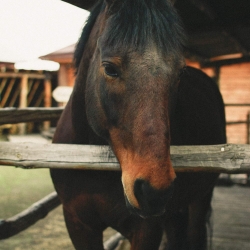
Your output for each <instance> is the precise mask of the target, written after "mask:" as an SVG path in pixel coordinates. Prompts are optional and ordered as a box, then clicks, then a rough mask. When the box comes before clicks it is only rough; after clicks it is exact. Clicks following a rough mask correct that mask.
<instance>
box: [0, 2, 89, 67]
mask: <svg viewBox="0 0 250 250" xmlns="http://www.w3.org/2000/svg"><path fill="white" fill-rule="evenodd" d="M0 6H1V8H0V62H13V63H15V62H22V61H28V60H34V59H36V58H38V57H40V56H43V55H46V54H49V53H51V52H54V51H57V50H59V49H62V48H64V47H67V46H69V45H71V44H74V43H76V42H77V41H78V38H79V36H80V34H81V30H82V28H83V26H84V23H85V21H86V18H87V17H88V14H89V12H88V11H86V10H83V9H80V8H77V7H75V6H73V5H71V4H68V3H65V2H62V1H60V0H0Z"/></svg>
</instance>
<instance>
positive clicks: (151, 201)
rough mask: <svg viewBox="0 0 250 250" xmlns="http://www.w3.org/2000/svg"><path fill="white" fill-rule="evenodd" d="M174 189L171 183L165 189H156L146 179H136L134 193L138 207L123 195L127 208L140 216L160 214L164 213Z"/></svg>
mask: <svg viewBox="0 0 250 250" xmlns="http://www.w3.org/2000/svg"><path fill="white" fill-rule="evenodd" d="M173 191H174V185H173V183H172V184H171V185H170V186H169V187H168V188H167V189H166V190H157V189H155V188H154V187H152V186H151V185H150V184H149V183H148V182H147V181H144V180H142V179H137V180H136V181H135V184H134V194H135V197H136V199H137V201H138V204H139V208H137V207H134V206H133V205H131V203H130V202H129V200H128V198H127V197H126V195H125V200H126V205H127V208H128V209H129V210H130V211H131V212H132V213H135V214H138V215H139V216H140V217H142V218H148V217H153V216H161V215H163V214H164V213H165V210H166V206H167V204H168V203H169V202H170V200H171V198H172V195H173Z"/></svg>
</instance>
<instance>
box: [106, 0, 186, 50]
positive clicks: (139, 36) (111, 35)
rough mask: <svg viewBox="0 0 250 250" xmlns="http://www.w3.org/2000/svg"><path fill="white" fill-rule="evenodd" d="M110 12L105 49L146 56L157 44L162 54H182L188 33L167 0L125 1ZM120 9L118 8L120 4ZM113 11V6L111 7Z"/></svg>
mask: <svg viewBox="0 0 250 250" xmlns="http://www.w3.org/2000/svg"><path fill="white" fill-rule="evenodd" d="M119 2H120V4H119V6H118V7H117V6H115V8H114V10H111V11H109V12H110V17H109V19H108V24H107V30H106V34H105V45H106V46H110V47H112V48H114V49H118V50H119V49H122V50H126V49H132V50H133V49H135V50H137V51H139V52H140V51H141V52H143V51H144V50H145V48H147V47H148V45H150V44H154V46H156V47H157V48H158V49H160V51H161V53H163V54H169V53H172V54H175V55H176V54H177V55H180V54H181V52H182V47H183V44H184V43H185V32H184V30H183V28H182V22H181V20H180V18H179V16H178V14H177V12H176V11H175V9H174V7H173V6H172V4H171V3H170V2H169V1H167V0H124V1H119ZM117 5H118V4H117ZM111 8H112V6H111Z"/></svg>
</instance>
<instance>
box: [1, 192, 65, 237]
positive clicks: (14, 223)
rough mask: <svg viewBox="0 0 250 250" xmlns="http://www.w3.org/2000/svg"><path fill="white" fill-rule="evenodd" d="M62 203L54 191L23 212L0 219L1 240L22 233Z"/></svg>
mask: <svg viewBox="0 0 250 250" xmlns="http://www.w3.org/2000/svg"><path fill="white" fill-rule="evenodd" d="M60 204H61V202H60V200H59V198H58V196H57V193H56V192H53V193H51V194H49V195H47V196H46V197H44V198H43V199H41V200H40V201H38V202H36V203H34V204H33V205H31V206H30V207H29V208H27V209H26V210H24V211H23V212H21V213H19V214H17V215H15V216H13V217H11V218H9V219H7V220H1V221H0V240H3V239H7V238H9V237H11V236H13V235H16V234H18V233H20V232H21V231H23V230H25V229H27V228H28V227H30V226H31V225H33V224H35V223H36V222H37V221H38V220H40V219H43V218H44V217H45V216H47V214H48V213H49V212H50V211H52V210H53V209H54V208H56V207H57V206H59V205H60Z"/></svg>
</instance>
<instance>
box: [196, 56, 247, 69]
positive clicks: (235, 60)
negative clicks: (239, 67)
mask: <svg viewBox="0 0 250 250" xmlns="http://www.w3.org/2000/svg"><path fill="white" fill-rule="evenodd" d="M245 62H250V55H249V56H243V57H240V58H232V59H225V60H217V61H207V62H201V63H200V64H201V68H212V67H221V66H225V65H232V64H238V63H245Z"/></svg>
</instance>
